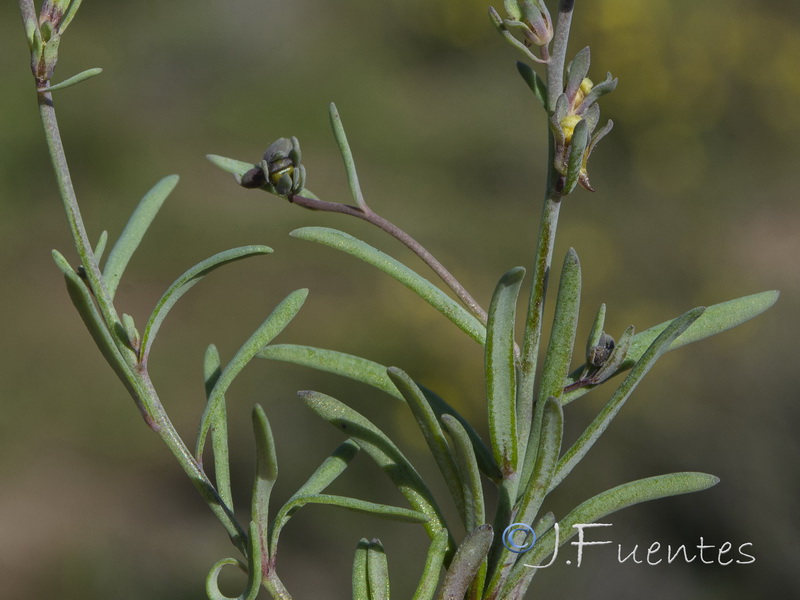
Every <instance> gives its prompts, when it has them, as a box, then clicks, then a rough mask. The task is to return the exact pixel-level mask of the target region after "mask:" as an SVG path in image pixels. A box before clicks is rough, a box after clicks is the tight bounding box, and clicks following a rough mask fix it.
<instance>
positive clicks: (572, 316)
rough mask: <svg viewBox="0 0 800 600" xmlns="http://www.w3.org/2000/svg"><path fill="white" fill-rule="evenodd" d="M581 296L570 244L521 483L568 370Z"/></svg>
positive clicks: (577, 265) (578, 270) (524, 481)
mask: <svg viewBox="0 0 800 600" xmlns="http://www.w3.org/2000/svg"><path fill="white" fill-rule="evenodd" d="M580 300H581V265H580V261H579V260H578V255H577V253H576V252H575V250H574V249H572V248H570V249H569V251H568V252H567V255H566V257H565V258H564V266H563V268H562V269H561V279H560V281H559V284H558V296H557V298H556V308H555V315H554V317H553V328H552V330H551V331H550V341H549V343H548V346H547V354H546V355H545V359H544V367H543V368H542V381H541V384H540V386H539V395H538V398H537V401H536V405H535V407H534V411H533V421H532V424H531V429H530V434H529V436H528V438H527V443H526V448H525V464H524V467H523V472H522V479H521V482H522V485H523V486H527V483H528V481H530V478H531V473H532V472H533V466H534V464H535V463H536V454H537V452H538V449H539V446H540V440H539V437H540V431H541V428H542V419H543V414H544V409H545V406H546V403H547V399H548V398H555V399H556V400H559V401H560V399H561V395H562V394H563V389H564V380H565V379H566V377H567V373H569V365H570V362H571V361H572V352H573V350H574V344H575V334H576V331H577V329H578V313H579V310H580Z"/></svg>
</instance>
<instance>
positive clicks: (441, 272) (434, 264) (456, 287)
mask: <svg viewBox="0 0 800 600" xmlns="http://www.w3.org/2000/svg"><path fill="white" fill-rule="evenodd" d="M289 201H290V202H294V203H295V204H297V205H299V206H302V207H303V208H308V209H311V210H322V211H326V212H337V213H341V214H345V215H350V216H352V217H357V218H359V219H362V220H364V221H367V222H368V223H372V224H373V225H375V226H376V227H378V228H379V229H381V230H383V231H385V232H386V233H388V234H389V235H391V236H392V237H393V238H395V239H397V240H399V241H400V242H402V243H403V244H404V245H405V246H406V247H407V248H408V249H409V250H411V251H412V252H413V253H414V254H416V255H417V256H418V257H419V258H420V259H422V261H423V262H424V263H425V264H426V265H428V266H429V267H430V268H431V269H432V270H433V272H434V273H436V274H437V275H438V276H439V277H440V278H441V280H442V281H444V282H445V283H446V284H447V286H448V287H449V288H450V289H451V290H453V293H454V294H455V295H456V296H457V297H458V299H459V300H461V302H462V303H463V304H464V306H466V307H467V309H468V310H469V311H470V312H471V313H472V314H473V315H474V316H475V317H477V318H478V319H479V320H480V321H481V323H483V324H484V325H485V324H486V322H487V316H486V311H485V310H483V308H482V307H481V305H480V304H478V302H477V300H475V299H474V298H473V297H472V295H471V294H470V293H469V292H468V291H467V290H466V288H464V286H463V285H461V283H460V282H459V281H458V280H457V279H456V278H455V276H453V274H452V273H451V272H450V271H448V270H447V269H446V268H445V266H444V265H443V264H442V263H440V262H439V260H438V259H437V258H436V257H435V256H433V254H431V253H430V252H429V251H428V250H427V249H426V248H425V247H424V246H423V245H422V244H420V243H419V242H418V241H417V240H415V239H414V238H413V237H411V236H410V235H409V234H408V233H406V232H405V231H403V230H402V229H400V228H399V227H398V226H397V225H395V224H394V223H392V222H391V221H388V220H387V219H384V218H383V217H382V216H380V215H379V214H378V213H376V212H375V211H373V210H372V209H370V208H369V207H367V208H366V209H365V210H362V209H360V208H358V207H356V206H350V205H349V204H339V203H338V202H326V201H325V200H318V199H315V198H307V197H305V196H297V195H295V196H290V197H289Z"/></svg>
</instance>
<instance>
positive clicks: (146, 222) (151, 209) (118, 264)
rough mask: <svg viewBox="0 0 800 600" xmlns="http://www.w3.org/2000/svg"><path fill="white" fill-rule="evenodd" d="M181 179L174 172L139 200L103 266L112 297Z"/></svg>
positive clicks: (107, 287)
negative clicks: (159, 212)
mask: <svg viewBox="0 0 800 600" xmlns="http://www.w3.org/2000/svg"><path fill="white" fill-rule="evenodd" d="M178 179H179V177H178V176H177V175H170V176H168V177H164V179H162V180H161V181H159V182H158V183H156V184H155V185H154V186H153V187H152V188H151V189H150V191H148V192H147V193H146V194H145V195H144V197H143V198H142V199H141V200H140V201H139V204H138V205H137V206H136V210H134V211H133V214H132V215H131V217H130V219H128V223H127V224H126V225H125V229H123V230H122V234H121V235H120V236H119V239H118V240H117V243H116V244H114V247H113V248H112V249H111V252H109V254H108V260H107V261H106V265H105V267H104V269H103V279H104V280H105V282H106V289H107V290H108V296H109V298H113V297H114V294H115V293H116V291H117V286H118V285H119V280H120V278H121V277H122V274H123V273H124V272H125V267H127V266H128V261H130V259H131V257H132V256H133V253H134V252H136V248H138V247H139V243H140V242H141V241H142V238H143V237H144V234H145V233H147V229H148V228H149V227H150V224H151V223H152V222H153V219H155V217H156V215H157V214H158V211H159V210H160V209H161V206H162V205H163V204H164V200H166V199H167V196H169V194H170V193H171V192H172V190H174V189H175V186H176V185H178Z"/></svg>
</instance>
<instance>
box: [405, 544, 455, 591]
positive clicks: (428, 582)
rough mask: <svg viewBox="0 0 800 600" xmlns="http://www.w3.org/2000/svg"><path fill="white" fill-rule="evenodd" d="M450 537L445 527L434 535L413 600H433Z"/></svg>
mask: <svg viewBox="0 0 800 600" xmlns="http://www.w3.org/2000/svg"><path fill="white" fill-rule="evenodd" d="M448 539H449V537H448V535H447V531H445V530H444V529H442V530H441V531H439V533H437V534H436V535H435V536H434V537H433V540H432V541H431V545H430V548H429V549H428V556H427V558H426V559H425V568H424V569H423V571H422V577H420V579H419V585H418V586H417V590H416V592H414V597H413V598H412V599H411V600H433V597H434V594H436V588H437V587H438V585H439V571H440V570H441V568H442V564H444V557H445V554H446V553H447V541H448Z"/></svg>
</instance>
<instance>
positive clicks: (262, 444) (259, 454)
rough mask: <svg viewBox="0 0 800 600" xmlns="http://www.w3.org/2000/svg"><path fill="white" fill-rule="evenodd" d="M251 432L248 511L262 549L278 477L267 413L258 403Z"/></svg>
mask: <svg viewBox="0 0 800 600" xmlns="http://www.w3.org/2000/svg"><path fill="white" fill-rule="evenodd" d="M253 433H254V434H255V439H256V479H255V483H254V484H253V501H252V506H251V508H250V511H251V514H252V516H253V521H254V522H255V524H256V528H257V530H258V531H257V535H258V541H259V547H260V548H261V549H262V551H263V550H266V548H267V544H268V543H269V497H270V495H271V494H272V488H273V486H274V485H275V480H276V479H277V478H278V458H277V456H276V455H275V439H274V438H273V436H272V429H271V428H270V426H269V421H268V420H267V415H266V413H264V409H263V408H261V406H260V405H258V404H256V405H255V407H254V408H253Z"/></svg>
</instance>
